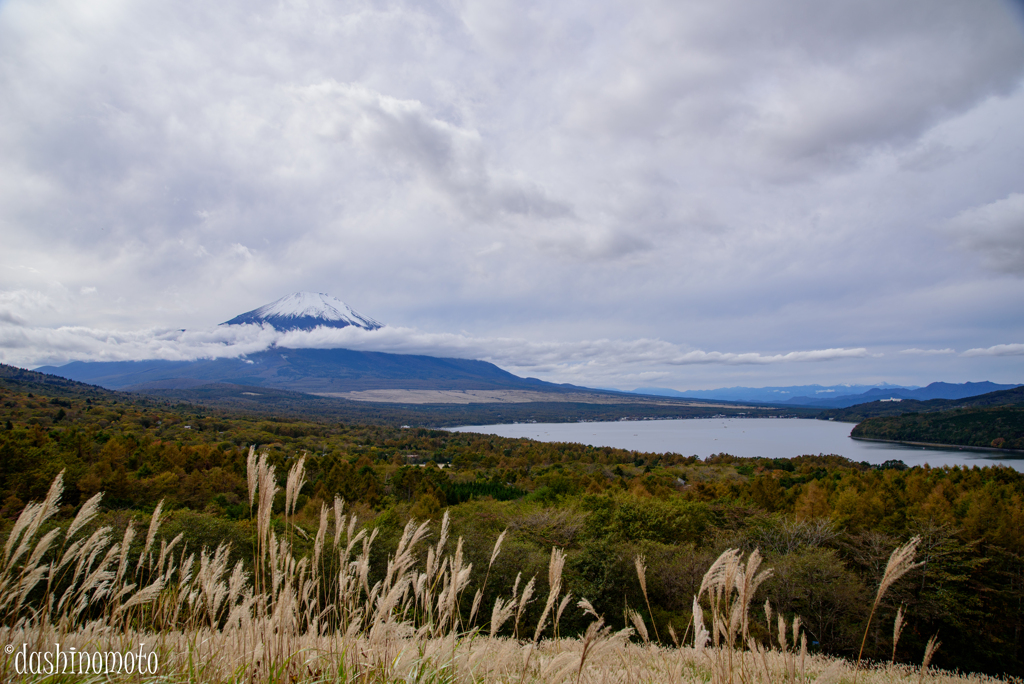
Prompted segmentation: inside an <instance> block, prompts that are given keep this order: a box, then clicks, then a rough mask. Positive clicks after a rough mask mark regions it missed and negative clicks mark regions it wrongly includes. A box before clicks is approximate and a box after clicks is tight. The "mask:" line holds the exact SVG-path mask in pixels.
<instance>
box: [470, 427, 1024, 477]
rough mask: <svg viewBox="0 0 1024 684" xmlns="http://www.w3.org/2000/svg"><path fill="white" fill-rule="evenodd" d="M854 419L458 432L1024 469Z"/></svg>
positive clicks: (706, 451)
mask: <svg viewBox="0 0 1024 684" xmlns="http://www.w3.org/2000/svg"><path fill="white" fill-rule="evenodd" d="M853 427H854V424H853V423H839V422H832V421H825V420H809V419H800V418H792V419H785V418H701V419H690V420H640V421H617V422H614V423H519V424H515V425H472V426H466V427H457V428H451V429H452V431H455V432H480V433H484V434H492V435H500V436H502V437H528V438H530V439H536V440H538V441H541V442H577V443H580V444H590V445H592V446H607V447H615V448H618V449H632V450H635V451H645V452H651V453H664V452H666V451H671V452H675V453H677V454H683V455H686V456H689V455H691V454H696V455H697V456H700V457H701V458H707V457H708V456H710V455H711V454H717V453H721V452H723V451H724V452H726V453H729V454H732V455H734V456H743V457H755V456H759V457H766V458H792V457H793V456H800V455H802V454H839V455H840V456H845V457H847V458H849V459H852V460H854V461H867V462H868V463H873V464H880V463H884V462H885V461H888V460H891V459H898V460H900V461H903V462H904V463H906V464H907V465H908V466H915V465H924V464H925V463H927V464H929V465H931V466H944V465H969V466H970V465H977V466H985V465H994V464H997V463H998V464H1001V465H1006V466H1009V467H1011V468H1013V469H1015V470H1019V471H1024V458H1012V457H1011V458H1008V454H1006V453H1002V452H992V451H980V450H971V449H969V448H966V447H965V448H963V449H959V448H957V449H935V448H922V447H910V446H900V445H897V444H885V443H880V442H862V441H860V440H856V439H851V438H850V431H851V430H852V429H853Z"/></svg>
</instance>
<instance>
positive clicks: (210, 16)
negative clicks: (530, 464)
mask: <svg viewBox="0 0 1024 684" xmlns="http://www.w3.org/2000/svg"><path fill="white" fill-rule="evenodd" d="M1022 7H1024V5H1022V3H1020V2H1010V1H1009V0H961V1H946V0H895V1H894V0H849V1H832V0H825V1H823V0H775V1H773V2H770V3H766V2H760V1H757V0H715V1H714V2H708V1H707V0H699V1H697V0H666V1H665V2H656V1H652V2H636V1H631V2H625V1H623V2H613V1H604V0H588V1H587V2H575V1H573V0H567V1H566V2H555V3H552V2H531V1H530V0H497V1H494V2H475V1H473V0H466V1H461V2H460V1H459V0H451V1H444V0H441V1H438V2H418V3H415V2H386V1H382V2H344V1H338V2H333V1H329V0H307V1H290V0H280V1H275V2H268V1H264V0H245V1H244V2H243V1H241V0H220V1H218V2H208V1H203V2H199V1H197V0H174V1H173V2H171V1H169V0H163V1H162V2H154V1H150V0H132V1H130V2H129V1H128V0H89V1H88V2H81V1H80V0H74V1H72V0H0V235H2V249H0V361H3V362H5V363H13V364H16V365H20V366H23V367H34V366H38V365H41V364H45V363H64V362H66V361H69V360H86V359H124V358H152V357H161V358H182V357H189V356H195V355H224V354H236V353H242V352H245V351H253V350H255V349H259V348H262V347H265V346H266V345H267V344H270V343H273V342H277V343H282V342H283V340H281V339H279V338H276V337H274V336H273V335H268V334H265V333H263V334H255V333H245V334H242V333H230V334H229V333H226V332H224V331H219V332H218V331H216V330H214V327H215V326H216V325H217V324H219V323H221V322H223V321H225V320H227V319H229V318H232V317H234V316H235V315H237V314H239V313H242V312H244V311H248V310H250V309H254V308H256V307H257V306H260V305H262V304H265V303H268V302H270V301H272V300H275V299H277V298H279V297H281V296H283V295H286V294H289V293H291V292H295V291H300V290H310V291H318V292H327V293H330V294H331V295H334V296H336V297H338V298H340V299H342V300H344V301H345V302H346V303H348V304H349V305H350V306H352V307H353V308H354V309H355V310H357V311H359V312H360V313H362V314H364V315H367V316H370V317H372V318H374V319H377V320H378V321H381V322H383V323H386V324H388V327H387V328H385V329H384V330H382V331H378V333H375V334H366V335H360V334H353V333H346V334H345V335H344V336H342V337H338V336H335V337H333V338H331V339H330V340H327V341H325V342H323V343H324V344H331V345H346V346H352V347H355V348H367V349H370V348H374V349H380V350H385V351H406V352H421V353H430V354H435V355H458V356H470V357H475V358H485V359H488V360H492V361H494V362H495V363H498V364H499V365H501V366H502V367H503V368H506V369H508V370H511V371H513V372H516V373H518V374H521V375H528V376H533V377H540V378H542V379H546V380H552V381H557V382H573V383H577V384H583V385H590V386H599V387H616V388H621V389H632V388H634V387H640V386H661V387H673V388H676V389H680V390H683V389H699V388H710V387H722V386H730V385H748V386H763V385H785V384H802V383H810V382H819V383H822V384H837V383H872V382H880V381H888V382H893V383H901V384H925V383H928V382H931V381H934V380H943V381H947V382H964V381H968V380H992V381H995V382H1024V123H1022V122H1024V9H1022ZM182 329H186V330H187V331H188V332H187V333H181V332H180V330H182ZM242 338H244V339H242ZM316 342H317V340H316V339H312V338H308V337H307V338H303V339H300V340H295V339H293V340H291V343H292V344H295V345H306V346H309V345H312V344H315V343H316Z"/></svg>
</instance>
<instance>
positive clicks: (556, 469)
mask: <svg viewBox="0 0 1024 684" xmlns="http://www.w3.org/2000/svg"><path fill="white" fill-rule="evenodd" d="M43 380H44V379H41V378H32V377H29V378H28V379H26V378H22V380H21V381H19V382H13V381H10V382H0V526H3V527H4V528H6V527H9V526H10V525H11V523H12V520H13V518H14V517H15V516H16V515H17V513H18V512H19V511H20V510H21V509H22V508H23V507H24V505H25V504H26V503H27V502H29V501H31V500H39V499H41V498H42V497H43V496H44V495H45V493H46V490H47V487H48V486H49V484H50V482H51V481H52V480H53V478H54V477H55V476H56V475H57V474H58V473H59V472H61V471H64V473H65V475H64V478H65V482H66V484H67V490H66V492H65V495H64V499H63V504H64V508H63V509H62V513H61V515H62V516H63V518H64V519H65V521H66V520H67V519H69V518H71V517H73V516H74V514H75V512H76V510H77V509H78V508H79V507H80V506H81V504H82V503H83V502H84V501H85V500H86V499H87V498H88V497H90V496H92V495H93V494H94V493H96V492H100V491H102V492H105V493H106V494H105V497H104V499H103V505H104V510H103V513H102V514H101V516H100V517H99V518H98V520H97V521H96V522H95V523H94V524H96V525H111V526H113V527H114V528H115V529H117V528H118V527H120V528H122V529H123V528H124V526H125V525H126V524H127V522H128V520H130V519H132V518H135V519H137V520H139V521H141V522H143V523H144V522H145V520H146V519H147V518H148V516H149V515H150V514H151V513H152V511H153V509H154V507H155V506H156V504H157V502H158V501H160V500H163V501H164V510H170V511H171V512H170V513H169V515H168V517H167V519H166V522H165V524H164V526H163V527H162V528H161V529H162V531H163V532H162V533H166V534H167V535H169V536H173V535H176V534H177V533H178V532H184V533H185V538H186V540H187V542H188V543H189V544H190V545H191V546H192V548H200V547H202V546H207V547H211V548H212V547H213V546H215V545H216V544H217V543H218V542H219V541H221V540H222V539H229V540H231V542H232V548H233V552H234V553H235V554H236V555H237V557H238V558H242V559H245V558H251V557H252V555H253V554H252V549H251V545H252V539H253V534H252V529H253V522H252V520H251V519H250V515H251V509H250V506H249V499H248V494H247V490H246V456H247V454H248V450H249V447H250V446H253V445H255V446H257V447H258V449H259V450H260V451H266V452H267V453H268V454H269V458H270V461H271V462H272V463H273V464H274V465H275V466H276V467H277V473H279V474H280V476H281V477H282V478H283V477H284V474H285V473H287V472H288V469H289V468H290V467H291V466H292V465H293V464H294V463H295V462H296V460H297V459H299V458H303V457H304V458H305V469H306V477H307V484H306V485H305V487H304V488H303V489H302V490H301V492H300V495H299V500H298V511H299V512H298V514H297V516H296V518H295V521H297V522H298V528H299V529H300V530H301V529H306V530H307V531H308V532H309V534H310V536H312V535H313V534H314V533H315V529H316V524H317V519H318V516H319V512H320V508H321V503H327V504H328V505H330V504H331V503H332V502H333V500H334V497H335V496H336V495H337V496H341V497H342V498H343V499H344V500H345V501H346V510H347V511H349V512H355V513H357V514H358V515H359V518H360V520H361V521H363V523H364V524H365V525H368V526H371V527H377V528H378V529H379V530H380V537H379V539H380V542H379V543H378V544H377V546H376V547H375V548H376V549H377V550H376V551H375V554H376V556H375V558H374V572H376V573H381V572H383V571H384V567H385V565H386V561H387V553H389V550H390V549H391V548H393V546H394V543H395V542H396V541H397V538H398V536H399V535H400V534H401V530H402V526H403V525H404V524H405V522H406V521H407V520H408V519H409V518H416V519H421V520H422V519H434V520H437V519H439V517H440V515H441V513H442V511H443V510H445V509H447V510H448V511H449V512H450V515H451V518H452V529H453V534H455V535H461V536H463V537H464V538H465V540H466V546H465V548H466V556H467V560H468V561H469V562H472V563H473V566H474V568H475V569H476V570H474V572H484V571H485V570H486V569H487V568H488V554H489V553H490V550H491V548H492V546H493V544H494V540H495V539H496V538H497V537H498V535H499V534H500V533H501V532H502V531H503V530H506V529H507V530H508V536H507V538H506V540H505V551H504V552H503V554H502V556H501V557H499V558H498V559H497V561H496V562H495V563H494V565H493V567H491V568H490V576H489V579H488V580H487V582H486V587H487V589H486V592H487V596H486V597H485V599H484V603H485V605H489V604H490V603H492V602H493V599H494V598H495V596H497V595H498V594H499V593H504V594H508V593H509V591H510V587H512V585H513V583H514V582H515V577H516V574H517V573H518V572H520V571H521V572H522V573H523V575H524V579H523V581H525V578H528V577H529V576H531V575H534V574H536V575H537V576H538V578H544V577H546V576H547V564H548V558H549V556H550V553H551V548H552V547H553V546H556V547H560V548H563V549H565V550H566V552H567V553H568V557H567V561H566V569H565V577H566V588H567V590H568V591H571V592H572V594H573V595H574V596H583V597H586V598H588V599H589V600H590V601H591V602H592V603H593V605H594V606H595V607H596V608H598V610H599V612H601V613H602V614H603V615H606V616H608V618H609V620H610V621H611V622H615V623H618V624H619V626H625V624H626V620H627V618H626V616H625V611H626V608H627V607H628V608H637V607H640V606H643V605H645V603H644V601H645V599H644V597H643V596H642V594H641V588H640V586H639V585H638V583H637V576H636V573H635V570H634V567H633V563H634V559H635V558H636V556H637V555H638V554H643V555H644V556H645V558H646V559H647V568H648V569H647V589H648V591H649V593H650V604H651V606H652V608H651V611H652V617H653V624H654V625H655V626H657V627H658V629H659V630H660V632H661V634H662V636H663V637H664V636H665V634H666V633H667V632H668V626H669V625H672V626H673V627H674V629H675V631H676V632H678V633H679V634H683V633H685V631H686V630H687V620H688V615H689V614H688V611H689V606H690V602H691V601H692V597H693V595H694V594H695V593H697V588H698V586H699V584H700V581H701V578H702V576H703V575H704V573H705V571H706V570H707V568H708V566H709V565H710V564H711V562H712V561H713V560H714V559H715V558H716V557H717V556H718V555H719V554H720V553H721V552H722V551H723V550H725V549H728V548H740V549H743V550H746V551H749V550H752V549H754V548H759V549H760V550H761V552H762V553H763V554H764V555H765V557H766V565H767V566H769V567H772V568H773V569H774V574H773V576H772V577H771V579H770V580H768V581H767V582H766V583H765V584H764V585H763V586H762V588H761V594H760V595H759V596H760V598H759V601H761V602H763V601H764V600H765V599H766V598H767V599H770V600H771V602H772V604H773V605H774V606H776V607H777V608H778V609H779V610H781V611H782V612H783V613H784V614H786V615H788V616H792V615H799V616H800V617H801V618H802V620H803V621H804V625H805V626H806V628H807V630H808V633H809V634H810V635H811V637H812V638H813V643H812V647H813V648H814V649H820V650H821V651H824V652H828V653H834V654H839V655H845V656H850V655H854V656H855V655H856V649H857V647H858V646H859V635H860V634H861V633H862V632H863V629H864V625H865V623H866V620H867V610H869V608H870V604H871V601H872V598H873V597H874V590H875V587H876V586H877V582H878V579H879V577H880V576H881V573H882V571H883V569H884V567H885V563H886V560H887V559H888V557H889V554H890V552H891V551H892V549H893V548H894V547H895V546H897V545H898V544H900V543H903V542H904V541H906V540H907V539H908V538H910V537H912V536H920V537H921V538H922V542H921V545H920V547H919V548H920V556H919V559H920V560H923V561H924V565H923V567H921V568H919V569H917V570H914V571H912V573H911V574H910V575H908V577H907V579H905V580H903V581H901V582H900V583H899V584H897V585H896V586H895V587H894V588H893V589H892V590H891V591H890V592H889V594H888V595H887V596H886V599H885V602H884V604H883V607H882V612H881V613H880V614H879V615H877V616H876V618H875V621H874V622H873V623H872V632H871V634H870V635H869V641H868V650H867V651H866V653H868V654H869V656H870V657H872V658H877V659H885V660H888V658H889V657H890V655H891V649H892V643H891V633H892V619H893V617H894V615H895V613H896V611H897V609H898V608H899V607H900V606H903V609H904V612H905V613H906V614H907V622H908V627H907V629H906V631H905V632H904V635H903V637H902V639H901V640H900V642H899V648H898V649H897V652H896V658H897V660H909V659H912V658H913V659H919V658H920V653H921V652H922V649H923V647H924V643H925V641H926V640H927V639H928V637H929V636H931V635H932V634H935V633H936V632H938V633H939V634H940V636H941V639H942V640H943V641H944V642H945V643H947V644H956V647H949V648H945V649H943V650H940V651H939V653H938V655H937V656H936V660H935V663H936V664H937V665H939V666H941V667H946V668H960V669H964V670H974V671H984V672H992V673H1007V674H1013V675H1017V676H1021V675H1024V652H1022V640H1024V634H1022V628H1024V617H1022V616H1024V475H1022V474H1021V473H1018V472H1016V471H1014V470H1012V469H1009V468H1003V467H986V468H978V467H972V468H960V467H954V468H907V467H906V466H904V465H903V464H902V463H900V462H898V461H897V462H890V463H887V464H885V465H883V466H881V467H872V466H870V465H868V464H865V463H854V462H851V461H849V460H847V459H845V458H842V457H839V456H830V455H820V454H819V455H802V456H794V458H790V459H775V460H769V459H742V458H736V457H733V456H730V455H728V454H713V455H709V454H701V455H686V454H676V453H664V454H647V453H638V452H633V451H627V450H620V449H611V448H603V447H602V448H599V447H593V446H588V445H579V444H558V443H539V442H533V441H530V440H526V439H505V438H499V437H494V436H487V435H479V434H472V433H449V432H445V431H441V430H431V429H425V428H402V427H401V426H399V425H390V424H389V425H367V424H354V423H343V422H338V421H332V420H325V419H322V418H321V419H320V420H303V419H299V418H298V417H296V416H295V415H294V414H290V415H288V416H286V417H282V416H274V415H268V414H262V415H260V414H256V413H253V412H251V411H229V410H224V409H212V408H210V407H203V406H198V405H195V404H188V403H177V402H174V401H171V400H166V399H164V400H161V399H153V398H145V397H138V396H131V395H126V394H121V393H115V392H108V391H105V390H101V389H98V388H93V387H90V386H86V385H80V384H78V383H70V382H54V381H51V380H48V379H47V380H45V382H44V381H43ZM1008 439H1009V437H1008ZM282 484H283V483H282ZM281 498H282V499H283V494H282V495H281ZM283 507H284V502H283V500H282V501H280V502H277V504H276V510H277V511H278V513H279V518H278V519H277V520H275V524H276V525H281V526H282V529H283V525H284V522H283V520H282V519H281V518H283ZM295 543H296V545H297V546H300V545H302V544H306V543H309V544H311V543H312V542H311V540H303V539H298V538H297V539H296V540H295ZM540 609H541V607H540V606H539V605H531V606H529V607H528V610H533V611H534V612H538V611H540ZM582 626H583V625H582V623H579V624H576V623H574V622H573V618H567V619H566V620H565V621H564V622H563V631H564V632H566V633H569V632H570V631H571V630H573V629H580V628H581V627H582Z"/></svg>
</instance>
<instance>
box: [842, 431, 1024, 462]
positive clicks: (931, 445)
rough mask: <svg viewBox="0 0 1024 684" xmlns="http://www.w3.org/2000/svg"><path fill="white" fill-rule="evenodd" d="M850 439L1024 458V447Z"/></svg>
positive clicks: (864, 438) (865, 438)
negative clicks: (993, 453) (1011, 455)
mask: <svg viewBox="0 0 1024 684" xmlns="http://www.w3.org/2000/svg"><path fill="white" fill-rule="evenodd" d="M850 439H856V440H858V441H861V442H882V443H884V444H902V445H904V446H917V447H928V448H930V449H948V450H950V451H964V450H965V449H966V450H969V451H994V452H998V453H1003V454H1017V455H1019V457H1020V458H1024V449H1000V448H998V447H984V446H968V445H965V444H938V443H936V442H903V441H900V440H898V439H879V438H878V437H854V436H853V435H850Z"/></svg>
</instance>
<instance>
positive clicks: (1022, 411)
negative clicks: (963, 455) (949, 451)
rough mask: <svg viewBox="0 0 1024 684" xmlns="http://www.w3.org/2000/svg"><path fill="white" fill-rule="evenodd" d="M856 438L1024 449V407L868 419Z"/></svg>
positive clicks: (853, 435)
mask: <svg viewBox="0 0 1024 684" xmlns="http://www.w3.org/2000/svg"><path fill="white" fill-rule="evenodd" d="M850 434H851V436H852V437H854V438H865V439H885V440H890V441H894V442H923V443H930V444H952V445H959V446H972V447H991V448H995V449H1022V450H1024V406H1006V407H997V408H978V409H955V410H952V411H940V412H936V413H906V414H903V415H899V416H885V417H878V418H869V419H868V420H865V421H864V422H862V423H860V424H859V425H857V427H855V428H854V429H853V432H851V433H850Z"/></svg>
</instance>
